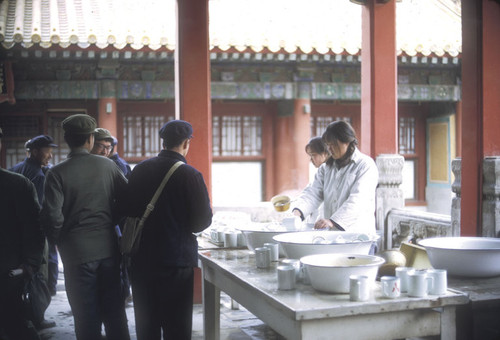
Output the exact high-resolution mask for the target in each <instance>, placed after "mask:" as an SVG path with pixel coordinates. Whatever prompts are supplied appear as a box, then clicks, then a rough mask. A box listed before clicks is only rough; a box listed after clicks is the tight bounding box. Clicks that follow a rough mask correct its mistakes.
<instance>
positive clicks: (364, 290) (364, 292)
mask: <svg viewBox="0 0 500 340" xmlns="http://www.w3.org/2000/svg"><path fill="white" fill-rule="evenodd" d="M369 297H370V282H369V281H368V276H365V275H351V276H349V299H350V300H351V301H366V300H368V299H369Z"/></svg>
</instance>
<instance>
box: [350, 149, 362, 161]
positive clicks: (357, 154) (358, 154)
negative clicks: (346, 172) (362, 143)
mask: <svg viewBox="0 0 500 340" xmlns="http://www.w3.org/2000/svg"><path fill="white" fill-rule="evenodd" d="M360 159H361V152H360V151H359V150H358V148H356V149H354V152H353V153H352V156H351V161H353V162H354V163H357V162H359V160H360Z"/></svg>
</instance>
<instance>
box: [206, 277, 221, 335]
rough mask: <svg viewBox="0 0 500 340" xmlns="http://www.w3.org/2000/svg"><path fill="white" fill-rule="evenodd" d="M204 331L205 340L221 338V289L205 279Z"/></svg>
mask: <svg viewBox="0 0 500 340" xmlns="http://www.w3.org/2000/svg"><path fill="white" fill-rule="evenodd" d="M203 333H204V335H205V340H218V339H220V290H219V289H218V288H217V287H215V286H214V285H213V284H212V283H210V282H208V281H207V280H205V279H203Z"/></svg>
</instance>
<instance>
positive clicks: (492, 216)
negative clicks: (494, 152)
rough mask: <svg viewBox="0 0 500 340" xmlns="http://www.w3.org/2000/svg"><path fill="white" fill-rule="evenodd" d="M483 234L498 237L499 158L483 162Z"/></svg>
mask: <svg viewBox="0 0 500 340" xmlns="http://www.w3.org/2000/svg"><path fill="white" fill-rule="evenodd" d="M482 219H483V233H482V236H487V237H499V236H500V156H493V157H486V158H485V159H484V160H483V216H482Z"/></svg>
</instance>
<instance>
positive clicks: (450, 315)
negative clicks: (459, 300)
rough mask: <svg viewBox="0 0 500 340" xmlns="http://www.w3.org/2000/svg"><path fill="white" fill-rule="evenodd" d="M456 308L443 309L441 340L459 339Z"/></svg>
mask: <svg viewBox="0 0 500 340" xmlns="http://www.w3.org/2000/svg"><path fill="white" fill-rule="evenodd" d="M455 311H456V308H455V306H448V307H443V308H442V312H441V339H442V340H455V339H456V338H457V324H456V322H455V319H456V313H455Z"/></svg>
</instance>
